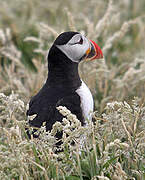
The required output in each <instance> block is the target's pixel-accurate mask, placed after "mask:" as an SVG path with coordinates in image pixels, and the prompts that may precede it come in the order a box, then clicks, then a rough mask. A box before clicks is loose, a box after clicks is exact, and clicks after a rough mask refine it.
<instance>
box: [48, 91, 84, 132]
mask: <svg viewBox="0 0 145 180" xmlns="http://www.w3.org/2000/svg"><path fill="white" fill-rule="evenodd" d="M59 106H65V107H66V108H67V109H69V110H70V111H71V113H72V114H75V115H76V116H77V118H78V120H80V122H81V124H82V125H83V124H84V117H83V114H82V109H81V102H80V96H79V95H78V94H77V93H72V94H71V95H69V96H66V97H64V98H62V99H60V100H59V101H58V102H57V103H56V106H55V108H54V109H53V112H52V114H51V116H50V118H49V120H48V121H47V122H46V129H47V130H51V129H52V126H53V124H54V123H55V122H57V121H58V122H62V119H63V115H62V114H61V113H60V112H59V111H58V109H57V107H59Z"/></svg>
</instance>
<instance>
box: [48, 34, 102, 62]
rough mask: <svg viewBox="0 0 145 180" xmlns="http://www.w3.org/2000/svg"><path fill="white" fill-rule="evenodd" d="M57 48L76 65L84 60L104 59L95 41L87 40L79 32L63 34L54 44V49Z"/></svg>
mask: <svg viewBox="0 0 145 180" xmlns="http://www.w3.org/2000/svg"><path fill="white" fill-rule="evenodd" d="M55 47H56V48H57V49H59V50H60V51H61V52H62V53H63V54H65V56H67V58H68V59H69V60H71V61H72V62H75V63H79V62H80V61H82V60H94V59H101V58H103V53H102V51H101V48H100V47H99V46H98V45H97V44H96V43H95V42H94V41H92V40H89V39H87V38H86V37H85V36H83V35H82V34H80V33H78V32H71V31H69V32H63V33H61V34H60V35H59V36H58V37H57V38H56V40H55V41H54V43H53V49H54V48H55ZM50 51H51V49H50ZM48 56H49V54H48Z"/></svg>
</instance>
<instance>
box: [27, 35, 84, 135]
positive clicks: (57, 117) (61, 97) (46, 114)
mask: <svg viewBox="0 0 145 180" xmlns="http://www.w3.org/2000/svg"><path fill="white" fill-rule="evenodd" d="M74 34H77V32H67V33H66V34H61V35H60V37H58V38H57V39H56V40H55V42H54V44H53V45H52V47H51V49H50V50H49V54H48V78H47V80H46V83H45V84H44V86H43V87H42V88H41V90H40V91H39V92H38V94H36V95H35V96H34V97H32V99H31V101H30V103H29V109H28V111H27V116H31V115H34V114H37V116H36V117H35V118H34V119H33V120H31V121H29V125H30V126H32V127H38V128H39V127H41V126H42V124H43V122H46V129H47V130H51V129H52V126H53V124H54V123H55V122H56V121H60V122H61V121H62V118H63V116H62V115H61V114H60V113H59V111H58V110H57V109H56V107H58V106H60V105H61V106H66V107H67V108H68V109H69V110H70V111H71V112H72V113H73V114H76V116H77V118H78V119H79V120H80V121H81V123H82V125H83V124H84V118H83V115H82V110H81V107H80V106H81V102H80V97H79V95H78V94H77V93H76V92H75V91H76V89H77V88H79V87H80V86H81V80H80V77H79V74H78V63H76V62H73V61H71V60H70V59H69V58H68V57H67V56H66V55H65V54H64V53H63V52H61V51H60V50H59V49H58V48H57V47H56V45H58V44H59V45H60V44H65V43H67V42H68V41H69V39H70V38H71V37H72V36H73V35H74ZM28 134H29V133H28ZM34 137H37V136H36V135H34Z"/></svg>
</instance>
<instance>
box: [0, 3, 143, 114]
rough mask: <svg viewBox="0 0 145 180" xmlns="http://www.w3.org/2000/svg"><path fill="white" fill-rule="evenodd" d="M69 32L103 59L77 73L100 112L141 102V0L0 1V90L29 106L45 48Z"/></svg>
mask: <svg viewBox="0 0 145 180" xmlns="http://www.w3.org/2000/svg"><path fill="white" fill-rule="evenodd" d="M69 30H72V31H79V32H81V33H82V34H84V35H86V36H87V37H88V38H90V39H92V40H94V41H96V42H97V44H99V46H100V47H101V48H102V50H103V53H104V60H98V61H94V62H82V63H81V64H80V69H79V70H80V75H81V77H82V79H83V80H84V81H85V82H86V83H87V84H88V86H89V87H90V89H91V91H92V93H93V96H94V99H95V107H96V109H97V110H98V111H99V112H100V113H101V112H103V109H104V107H105V105H106V103H107V102H110V101H113V100H118V101H123V100H126V101H130V100H131V99H133V97H134V96H137V97H139V98H140V99H141V101H142V102H144V98H145V1H144V0H139V1H135V0H122V1H115V0H110V1H109V0H98V1H96V0H90V1H88V0H74V1H69V0H59V1H57V0H53V1H50V0H43V1H40V0H31V1H30V0H13V1H12V0H0V92H3V93H5V94H6V95H9V94H11V92H12V91H14V92H15V93H17V94H19V96H20V98H21V99H22V100H23V101H24V102H25V103H27V102H28V101H29V99H30V97H32V96H33V95H35V94H36V93H37V92H38V91H39V89H40V88H41V86H42V85H43V84H44V82H45V80H46V78H47V60H46V55H47V52H48V49H49V48H50V46H51V45H52V43H53V41H54V39H55V38H56V37H57V35H58V34H59V33H61V32H63V31H69Z"/></svg>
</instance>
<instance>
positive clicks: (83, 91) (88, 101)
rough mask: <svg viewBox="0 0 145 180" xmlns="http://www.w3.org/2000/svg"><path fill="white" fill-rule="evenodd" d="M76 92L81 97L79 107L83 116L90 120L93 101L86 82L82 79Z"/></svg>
mask: <svg viewBox="0 0 145 180" xmlns="http://www.w3.org/2000/svg"><path fill="white" fill-rule="evenodd" d="M76 93H77V94H78V95H79V96H80V98H81V108H82V112H83V116H84V117H85V118H87V119H88V120H91V113H92V112H93V108H94V102H93V97H92V94H91V92H90V90H89V88H88V87H87V86H86V84H85V83H84V82H83V81H82V85H81V86H80V88H79V89H77V90H76Z"/></svg>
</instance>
